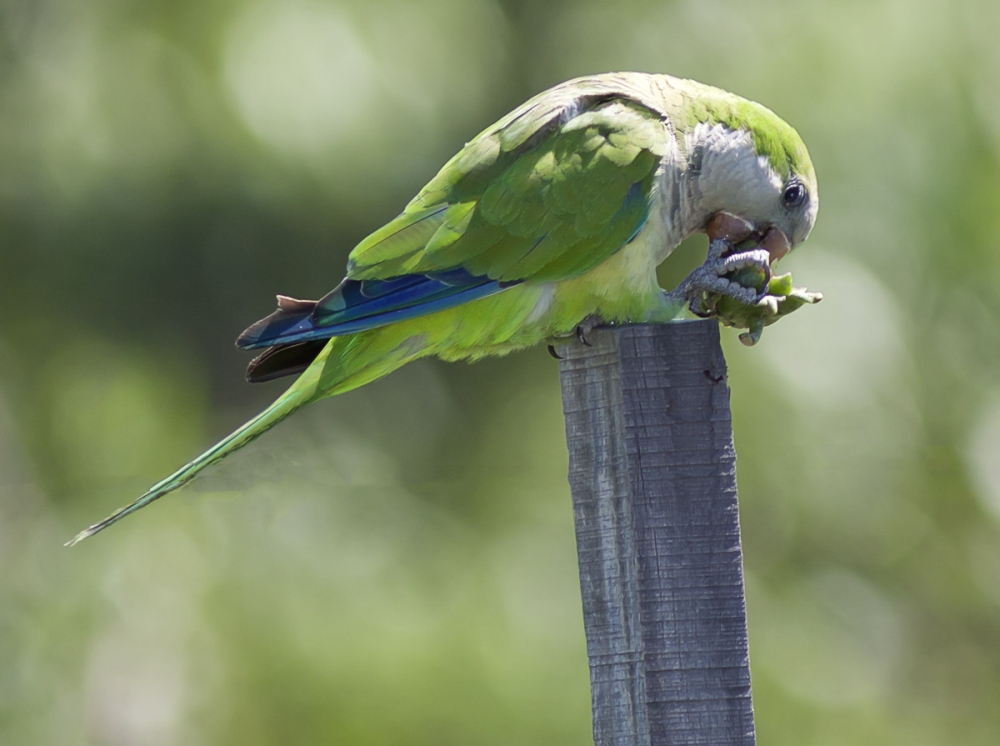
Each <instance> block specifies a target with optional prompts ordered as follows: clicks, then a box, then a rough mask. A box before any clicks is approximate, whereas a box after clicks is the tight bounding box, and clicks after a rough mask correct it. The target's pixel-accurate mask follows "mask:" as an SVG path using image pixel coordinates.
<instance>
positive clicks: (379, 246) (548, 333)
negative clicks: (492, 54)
mask: <svg viewBox="0 0 1000 746" xmlns="http://www.w3.org/2000/svg"><path fill="white" fill-rule="evenodd" d="M818 207H819V199H818V192H817V186H816V175H815V173H814V171H813V166H812V162H811V161H810V158H809V154H808V152H807V151H806V147H805V145H804V144H803V142H802V140H801V138H800V137H799V135H798V134H797V133H796V131H795V130H794V129H792V127H790V126H789V125H788V124H786V123H785V122H784V121H783V120H782V119H780V118H779V117H778V116H777V115H775V114H774V113H773V112H771V111H770V110H768V109H766V108H765V107H763V106H761V105H759V104H757V103H754V102H752V101H748V100H746V99H743V98H740V97H738V96H735V95H733V94H731V93H728V92H726V91H723V90H720V89H718V88H713V87H710V86H707V85H702V84H700V83H696V82H694V81H691V80H682V79H678V78H674V77H670V76H668V75H651V74H644V73H613V74H606V75H594V76H590V77H583V78H578V79H575V80H571V81H568V82H566V83H563V84H561V85H558V86H556V87H554V88H551V89H550V90H547V91H545V92H544V93H541V94H539V95H538V96H536V97H535V98H533V99H531V100H530V101H528V102H527V103H525V104H524V105H522V106H520V107H519V108H517V109H515V110H514V111H512V112H511V113H510V114H508V115H507V116H505V117H504V118H503V119H501V120H500V121H499V122H497V123H496V124H494V125H492V126H490V127H489V128H487V129H486V130H484V131H483V132H482V133H480V134H479V135H478V136H477V137H475V138H474V139H473V140H472V141H471V142H469V143H468V144H467V145H466V146H465V147H464V148H462V150H461V151H460V152H459V153H458V154H457V155H456V156H455V157H454V158H452V159H451V160H450V161H448V163H446V164H445V165H444V167H443V168H442V169H441V170H440V171H439V172H438V174H437V175H436V176H435V177H434V178H433V179H431V181H430V182H429V183H428V184H427V185H426V186H425V187H424V188H423V189H422V190H420V192H419V194H417V196H416V197H414V198H413V200H412V201H411V202H410V203H409V204H408V205H407V206H406V207H405V209H404V210H403V212H402V213H401V214H400V215H399V216H398V217H396V218H395V219H394V220H392V221H390V222H389V223H388V224H386V225H384V226H382V227H381V228H379V229H378V230H376V231H375V232H374V233H372V234H371V235H370V236H368V237H367V238H365V239H364V240H363V241H361V243H359V244H358V245H357V246H356V247H355V248H354V250H353V251H352V252H351V254H350V257H349V259H348V263H347V276H346V278H345V279H344V280H343V281H342V282H341V283H340V284H339V285H338V286H337V287H336V288H334V289H333V290H332V291H331V292H330V293H328V294H327V295H326V296H324V297H323V298H321V299H320V300H318V301H311V300H297V299H294V298H289V297H285V296H278V308H277V310H276V311H275V312H274V313H272V314H271V315H270V316H268V317H266V318H264V319H262V320H260V321H258V322H257V323H255V324H254V325H253V326H251V327H250V328H249V329H247V330H246V331H245V332H243V334H242V335H241V336H240V337H239V339H238V341H237V345H238V346H239V347H240V348H241V349H259V350H263V352H262V354H260V355H259V356H258V357H257V358H256V359H254V360H253V361H252V362H251V363H250V367H249V370H248V371H247V378H248V380H249V381H251V382H257V381H269V380H272V379H275V378H279V377H282V376H288V375H294V374H299V375H298V378H297V379H296V380H295V382H294V383H293V384H292V385H291V387H290V388H289V389H288V390H287V391H285V393H284V394H282V395H281V396H280V397H279V398H278V399H277V400H276V401H275V402H274V403H273V404H272V405H271V406H270V407H268V408H267V409H266V410H264V411H263V412H262V413H261V414H259V415H257V416H256V417H255V418H253V419H252V420H250V421H249V422H247V423H246V424H245V425H243V426H242V427H240V428H239V429H238V430H236V431H235V432H234V433H233V434H232V435H230V436H229V437H227V438H225V439H224V440H222V441H221V442H219V443H217V444H216V445H214V446H212V447H211V448H209V449H208V450H207V451H205V453H203V454H202V455H200V456H198V457H197V458H196V459H195V460H194V461H192V462H191V463H189V464H188V465H186V466H184V467H183V468H181V469H180V470H178V471H177V472H175V473H174V474H172V475H170V476H169V477H167V478H166V479H164V480H163V481H162V482H159V483H158V484H156V485H154V486H153V487H152V488H151V489H150V490H149V491H148V492H146V493H145V494H144V495H142V496H141V497H139V498H138V499H137V500H135V501H134V502H133V503H131V504H130V505H128V506H126V507H124V508H121V509H119V510H118V511H116V512H114V513H112V514H111V515H110V516H108V517H107V518H105V519H104V520H103V521H101V522H100V523H96V524H94V525H93V526H91V527H90V528H88V529H86V530H84V531H82V532H80V533H79V534H78V535H77V536H76V537H75V538H74V539H73V540H72V541H71V542H69V543H70V544H75V543H76V542H79V541H81V540H82V539H85V538H87V537H88V536H92V535H94V534H96V533H97V532H98V531H101V530H102V529H104V528H107V527H108V526H110V525H111V524H112V523H115V522H116V521H119V520H121V519H122V518H124V517H125V516H127V515H129V514H130V513H134V512H135V511H137V510H139V509H140V508H142V507H145V506H146V505H149V503H151V502H153V501H154V500H156V499H158V498H160V497H162V496H163V495H166V494H167V493H169V492H173V491H174V490H176V489H178V488H179V487H181V486H182V485H184V484H186V483H188V482H190V481H191V480H192V479H194V477H195V476H197V475H198V474H199V473H200V472H201V471H202V470H203V469H204V468H205V467H207V466H209V465H211V464H214V463H216V462H218V461H219V460H220V459H223V458H225V457H226V456H227V455H229V454H230V453H232V452H233V451H235V450H237V449H238V448H241V447H243V446H244V445H246V444H247V443H249V442H250V441H251V440H253V439H254V438H256V437H257V436H259V435H261V434H262V433H264V432H265V431H267V430H268V429H270V428H271V427H273V426H274V425H275V424H277V423H278V422H280V421H281V420H283V419H284V418H285V417H287V416H288V415H290V414H291V413H292V412H294V411H296V410H297V409H299V408H300V407H302V406H304V405H306V404H309V403H310V402H313V401H316V400H318V399H322V398H324V397H327V396H334V395H337V394H342V393H344V392H346V391H350V390H352V389H355V388H357V387H359V386H363V385H364V384H366V383H369V382H371V381H374V380H376V379H378V378H381V377H382V376H385V375H387V374H388V373H390V372H392V371H393V370H395V369H396V368H399V367H400V366H402V365H404V364H406V363H408V362H410V361H412V360H416V359H418V358H422V357H426V356H429V355H436V356H437V357H439V358H442V359H444V360H478V359H480V358H483V357H486V356H489V355H504V354H507V353H509V352H511V351H514V350H520V349H522V348H525V347H529V346H531V345H535V344H538V343H540V342H546V343H549V344H553V343H558V342H559V341H560V340H569V339H572V338H573V337H574V335H581V334H582V333H581V331H580V330H581V329H587V328H590V326H593V325H596V324H600V323H606V324H615V323H630V322H631V323H659V322H668V321H671V320H673V319H675V318H677V317H678V315H679V314H681V313H682V312H683V311H684V307H685V305H690V308H691V310H692V311H695V312H696V313H698V312H699V311H700V313H701V314H703V315H705V314H711V313H714V314H715V315H719V316H720V317H721V318H722V320H723V321H728V323H732V324H738V325H744V326H750V328H751V331H752V332H753V330H754V326H756V327H757V331H756V334H757V336H759V327H760V326H762V325H763V324H764V323H770V322H772V321H774V320H775V319H776V318H778V317H779V316H781V315H783V314H784V313H786V312H787V311H789V310H794V308H795V307H798V305H801V303H802V302H803V301H802V296H801V294H800V297H799V298H798V299H796V298H794V297H791V296H788V295H780V296H778V295H776V294H774V293H770V292H769V290H770V289H771V288H772V286H774V281H775V279H777V280H783V279H784V278H772V277H771V273H770V266H771V264H772V263H773V262H774V261H776V260H777V259H779V258H780V257H781V256H782V255H783V254H785V253H787V252H788V251H789V250H790V249H792V248H794V247H795V246H796V245H798V244H799V243H801V242H802V241H803V240H805V238H806V237H807V236H808V235H809V232H810V230H811V229H812V226H813V223H814V221H815V220H816V213H817V210H818ZM697 232H705V233H708V234H709V236H710V238H711V239H713V240H712V242H711V244H710V249H709V252H708V257H707V259H706V261H705V263H704V264H703V265H702V266H701V267H699V268H698V269H696V270H695V271H694V272H693V273H692V274H691V275H690V276H689V277H688V278H687V279H686V280H685V281H684V282H683V283H681V285H680V286H678V287H677V288H676V289H674V290H672V291H669V292H668V291H665V290H663V289H661V288H660V287H659V286H658V284H657V280H656V268H657V266H658V265H659V264H660V263H661V262H662V261H663V260H664V259H665V258H666V257H667V256H668V255H669V254H670V253H671V252H672V251H673V250H674V249H675V248H676V247H677V245H678V244H680V242H681V241H682V240H683V239H684V238H686V237H687V236H689V235H691V234H693V233H697ZM740 278H751V279H752V281H744V280H740ZM778 284H779V285H781V286H782V287H784V286H785V285H788V289H790V285H789V284H788V283H787V282H786V283H784V285H782V283H781V282H779V283H778ZM788 289H786V291H784V292H788ZM786 301H787V306H785V307H783V305H782V304H785V303H786ZM808 301H809V298H806V302H808ZM727 303H728V304H729V309H730V310H729V311H728V312H723V311H720V310H719V309H720V308H722V309H725V308H726V304H727ZM758 309H759V310H758ZM752 341H755V340H752Z"/></svg>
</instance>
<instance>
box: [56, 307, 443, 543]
mask: <svg viewBox="0 0 1000 746" xmlns="http://www.w3.org/2000/svg"><path fill="white" fill-rule="evenodd" d="M431 351H432V350H431V348H430V347H429V346H428V343H427V340H426V337H425V335H423V334H421V333H414V329H413V328H411V327H409V326H407V324H406V323H405V322H404V323H402V324H397V325H393V326H388V327H382V328H380V329H372V330H370V331H366V332H360V333H358V334H353V335H350V336H346V337H335V338H333V339H332V340H330V343H329V344H328V345H327V346H326V347H325V348H324V349H323V351H322V352H320V354H319V355H318V356H317V357H316V359H315V360H314V361H313V363H312V365H310V366H309V368H308V369H307V370H306V371H305V372H304V373H303V374H302V375H301V376H300V377H299V379H298V380H297V381H296V382H295V383H294V384H292V387H291V388H290V389H288V391H286V392H285V393H284V394H282V395H281V396H280V397H279V398H278V399H277V401H275V402H274V404H272V405H271V406H270V407H268V408H267V409H265V410H264V411H263V412H261V413H260V414H259V415H257V416H256V417H254V418H253V419H252V420H250V421H249V422H248V423H246V424H245V425H243V427H241V428H239V429H238V430H237V431H236V432H234V433H233V434H232V435H230V436H229V437H228V438H226V439H225V440H222V441H220V442H219V443H216V444H215V445H214V446H212V447H211V448H209V449H208V450H207V451H205V452H204V453H203V454H201V455H200V456H199V457H198V458H196V459H195V460H194V461H192V462H191V463H190V464H188V465H187V466H185V467H183V468H182V469H179V470H177V471H176V472H174V473H173V474H171V475H170V476H169V477H167V478H166V479H164V480H163V481H162V482H159V483H157V484H155V485H153V486H152V487H151V488H150V489H149V491H148V492H146V493H145V494H144V495H141V496H140V497H139V498H138V499H137V500H135V501H134V502H132V503H130V504H129V505H126V506H125V507H124V508H119V509H118V510H116V511H115V512H114V513H112V514H111V515H109V516H108V517H107V518H105V519H104V520H103V521H101V522H100V523H95V524H94V525H93V526H91V527H90V528H87V529H84V530H83V531H81V532H80V533H78V534H77V535H76V536H74V537H73V539H72V540H70V541H68V542H66V546H73V545H74V544H77V543H79V542H81V541H83V540H84V539H86V538H87V537H89V536H93V535H94V534H96V533H98V532H100V531H103V530H104V529H106V528H107V527H108V526H110V525H111V524H112V523H117V522H118V521H120V520H121V519H122V518H124V517H125V516H127V515H130V514H131V513H134V512H135V511H137V510H139V509H140V508H144V507H146V506H147V505H149V504H150V503H151V502H153V501H154V500H158V499H159V498H161V497H163V496H164V495H166V494H168V493H170V492H173V491H174V490H176V489H178V488H180V487H183V486H184V485H185V484H187V483H188V482H190V481H191V480H192V479H194V478H195V477H196V476H198V474H200V473H201V471H202V470H203V469H205V468H206V467H208V466H211V465H212V464H214V463H216V462H217V461H220V460H222V459H224V458H225V457H226V456H228V455H229V454H230V453H232V452H233V451H235V450H237V449H239V448H242V447H243V446H245V445H246V444H247V443H249V442H250V441H251V440H253V439H254V438H256V437H257V436H259V435H262V434H264V433H265V432H267V431H268V430H270V429H271V428H272V427H274V426H275V425H277V424H278V423H279V422H281V421H282V420H283V419H285V418H286V417H287V416H288V415H290V414H291V413H292V412H294V411H295V410H297V409H298V408H299V407H302V406H304V405H306V404H308V403H309V402H311V401H315V400H316V399H318V398H321V397H325V396H333V395H335V394H342V393H344V392H346V391H350V390H351V389H355V388H357V387H358V386H363V385H364V384H366V383H369V382H371V381H374V380H376V379H378V378H381V377H382V376H384V375H387V374H388V373H390V372H392V371H393V370H395V369H396V368H398V367H400V366H401V365H405V364H406V363H408V362H410V361H411V360H415V359H416V358H418V357H423V356H424V355H426V354H428V353H430V352H431Z"/></svg>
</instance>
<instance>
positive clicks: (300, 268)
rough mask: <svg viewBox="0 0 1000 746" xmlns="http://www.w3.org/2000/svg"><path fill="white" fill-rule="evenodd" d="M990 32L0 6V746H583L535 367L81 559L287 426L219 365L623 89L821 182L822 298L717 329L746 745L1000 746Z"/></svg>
mask: <svg viewBox="0 0 1000 746" xmlns="http://www.w3.org/2000/svg"><path fill="white" fill-rule="evenodd" d="M994 5H995V1H994V0H953V1H952V2H949V3H940V2H933V0H910V1H909V2H900V1H899V0H874V1H871V2H857V1H854V0H841V1H840V2H829V3H822V4H820V3H802V2H798V1H796V0H774V1H773V2H763V1H761V2H752V3H749V2H736V1H735V0H729V1H728V2H723V1H720V0H699V1H698V2H694V1H693V0H690V1H686V2H685V1H677V2H670V1H668V0H659V1H656V2H654V1H653V0H635V1H634V2H623V1H622V2H615V3H609V2H605V1H603V0H602V1H600V2H598V1H597V0H576V1H574V0H559V1H554V2H546V3H538V2H528V0H396V1H394V2H361V1H360V0H341V1H340V2H334V1H332V0H329V1H327V0H290V1H289V2H279V1H278V0H257V1H256V2H246V1H244V0H171V1H170V2H166V1H165V0H142V1H141V2H140V1H138V0H86V1H84V2H80V1H79V0H0V257H2V259H0V261H2V264H0V266H2V270H0V298H2V301H0V302H2V303H3V313H2V314H0V568H2V572H0V742H2V743H10V744H52V743H58V744H68V745H72V744H186V745H187V744H241V746H242V745H247V746H249V745H253V744H274V743H283V744H310V745H311V744H317V743H341V744H358V745H361V744H377V745H379V746H382V745H384V746H388V745H390V744H407V745H413V744H427V745H428V746H451V745H456V746H457V745H459V744H461V745H462V746H467V745H469V744H486V745H489V744H496V745H497V746H500V745H501V744H503V745H505V746H506V745H509V744H518V745H522V744H523V745H525V746H528V745H529V744H545V745H546V746H556V745H558V744H584V743H587V742H588V739H589V738H590V735H589V732H590V723H589V694H588V682H587V672H586V658H585V650H584V644H583V633H582V624H581V615H580V610H579V595H578V594H579V590H578V585H577V577H576V565H575V551H574V543H573V534H572V518H571V512H570V505H569V495H568V489H567V486H566V482H565V470H566V454H565V446H564V442H563V437H562V419H561V414H560V405H559V392H558V375H557V372H556V370H555V366H554V363H553V361H551V360H550V359H549V358H548V357H547V356H546V355H545V353H544V351H539V350H535V351H531V352H528V353H523V354H521V355H518V356H515V357H511V358H508V359H503V360H496V361H487V362H484V363H480V364H478V365H475V366H471V367H470V366H466V365H453V366H447V365H444V364H440V363H436V362H424V363H420V364H416V365H413V366H410V367H409V368H406V369H403V370H402V371H399V372H397V373H396V374H393V376H391V377H390V378H389V379H387V380H385V381H382V382H380V383H378V384H375V385H372V386H370V387H367V388H366V389H363V390H360V391H358V392H355V393H352V394H349V395H347V396H344V397H341V398H339V399H336V400H332V401H329V402H325V403H323V404H321V405H319V406H316V407H314V408H313V409H312V411H309V412H306V413H303V414H300V415H298V416H297V417H296V418H295V419H294V420H293V421H291V422H289V423H286V424H285V425H283V426H282V427H281V428H280V429H278V430H276V431H275V432H274V433H272V434H270V435H269V436H267V437H266V438H264V439H263V440H262V441H260V442H258V443H256V444H255V445H254V446H253V447H252V448H251V449H249V450H248V451H246V452H243V453H241V454H239V455H238V456H237V457H234V459H233V460H232V461H230V462H228V463H227V465H226V466H224V467H222V468H219V469H217V471H216V472H215V473H214V475H213V476H211V477H209V478H207V479H206V480H204V481H203V482H201V483H200V484H199V485H196V486H192V487H191V488H189V489H187V490H185V491H184V492H182V493H180V494H178V495H176V496H171V497H170V498H169V499H167V500H164V501H163V502H162V503H160V504H157V505H156V506H155V507H153V508H151V509H149V510H148V511H147V512H144V513H143V514H142V515H141V516H140V517H137V518H133V519H130V520H129V521H127V522H126V523H124V524H122V525H121V526H116V527H115V528H114V529H113V530H112V531H109V532H108V533H107V534H106V535H102V536H100V537H99V538H98V539H96V540H91V541H89V542H87V543H85V544H84V545H82V546H80V547H78V548H76V549H74V550H72V551H70V550H63V549H62V548H61V547H60V544H61V542H62V541H64V540H65V539H67V538H69V537H70V536H71V535H72V534H73V533H74V531H75V530H76V529H78V528H80V527H81V526H83V525H85V524H87V523H89V522H91V521H92V520H94V519H96V518H99V517H101V516H103V515H104V514H105V513H106V512H108V511H109V510H110V509H111V508H113V507H116V506H118V505H119V504H121V503H123V502H125V501H127V500H128V499H130V498H131V497H132V496H134V495H135V494H137V493H138V492H140V491H141V490H142V489H144V488H145V487H146V486H148V485H149V484H150V483H152V482H154V481H156V480H158V479H159V478H160V477H162V476H163V475H164V474H165V473H166V472H169V471H170V470H172V469H173V468H174V467H176V466H178V465H179V464H181V463H183V462H184V461H185V460H186V459H187V458H189V457H191V456H193V455H195V454H196V453H197V452H199V451H200V450H201V449H202V448H203V447H204V446H206V445H208V444H209V443H210V442H212V441H214V440H215V439H216V438H217V437H219V436H221V435H223V434H224V433H225V432H227V431H228V430H229V429H231V428H232V427H234V426H235V425H237V424H238V423H240V422H241V421H243V420H244V419H245V418H247V417H249V416H250V415H251V414H252V413H253V412H255V411H256V410H257V409H259V408H260V407H262V406H263V405H264V404H265V403H266V402H267V401H269V400H270V399H271V398H272V397H273V396H275V395H276V393H277V392H278V391H280V386H281V384H280V383H279V384H270V385H264V386H261V387H250V386H248V385H246V384H244V383H243V382H242V367H243V366H244V365H245V363H246V357H245V356H244V355H241V354H239V353H237V352H236V351H235V350H233V348H232V346H231V343H232V340H233V339H234V338H235V336H236V335H237V334H238V333H239V331H241V330H242V328H243V327H244V326H246V325H247V324H248V323H249V322H251V321H253V320H254V319H256V318H258V317H259V316H261V315H263V314H265V313H267V312H268V311H269V310H270V307H271V303H272V301H271V296H272V295H273V294H274V293H276V292H283V293H287V294H292V295H299V296H302V297H315V296H317V295H319V294H322V293H323V292H325V291H326V290H328V289H329V288H330V287H331V286H332V285H333V284H334V283H335V282H337V281H338V280H339V278H340V276H341V272H342V269H343V265H344V260H345V257H346V254H347V252H348V251H349V249H350V247H351V246H353V244H354V243H355V242H357V241H358V240H359V239H360V238H362V237H363V236H364V235H365V234H366V233H367V232H369V231H371V230H373V229H374V228H376V227H378V226H379V225H381V224H382V222H383V221H385V220H387V219H388V218H390V217H392V216H393V215H395V214H396V213H397V212H398V211H399V210H400V209H401V207H402V205H403V204H404V203H405V202H406V200H407V199H408V198H409V197H410V196H411V195H412V194H413V193H414V192H415V191H416V189H417V188H419V186H420V185H421V184H422V183H423V182H424V181H426V180H427V179H428V178H429V177H430V176H431V175H432V174H433V173H434V171H435V170H436V168H437V167H438V166H439V165H440V164H441V163H443V162H444V160H445V159H446V158H447V157H448V156H449V155H450V154H451V153H453V152H454V151H455V150H456V149H457V148H458V147H460V146H461V144H462V143H463V142H464V141H465V140H468V139H469V138H470V137H471V136H472V135H474V134H475V133H476V132H477V131H479V129H481V128H482V127H484V126H486V125H487V124H488V123H489V122H491V121H493V120H494V119H495V118H497V117H498V116H500V115H501V114H503V113H504V112H505V111H507V110H509V109H510V108H512V107H513V106H515V105H517V104H518V103H519V102H520V101H522V100H524V99H525V98H527V97H528V96H530V95H532V94H534V93H535V92H537V91H538V90H541V89H542V88H544V87H546V86H548V85H551V84H553V83H555V82H558V81H559V80H562V79H565V78H568V77H572V76H575V75H579V74H583V73H587V72H599V71H605V70H620V69H637V70H648V71H661V72H670V73H673V74H676V75H681V76H688V77H693V78H696V79H698V80H702V81H704V82H709V83H713V84H715V85H719V86H721V87H724V88H728V89H730V90H734V91H736V92H738V93H741V94H743V95H746V96H748V97H750V98H754V99H757V100H760V101H762V102H764V103H766V104H767V105H769V106H770V107H771V108H773V109H775V110H776V111H777V112H778V113H779V114H781V115H783V116H784V117H786V118H787V119H788V120H789V121H790V122H792V123H793V124H794V125H795V126H796V127H797V128H798V129H799V131H800V132H801V133H802V135H803V136H804V138H805V140H806V142H807V143H808V144H809V146H810V150H811V153H812V156H813V160H814V162H815V164H816V167H817V171H818V174H819V179H820V184H821V189H822V203H823V207H822V210H821V214H820V219H819V223H818V225H817V228H816V230H815V232H814V235H813V238H812V239H810V241H809V242H808V244H807V245H806V246H805V247H804V248H803V249H801V250H800V251H799V252H797V254H796V255H794V256H792V257H790V258H789V259H788V260H786V262H787V268H789V269H791V270H793V271H794V273H795V277H796V279H797V281H798V282H799V283H804V284H806V285H807V286H808V287H810V288H813V289H819V290H822V291H824V292H825V294H826V296H827V297H826V300H825V301H824V302H823V304H821V305H820V306H817V307H815V308H807V309H804V310H803V311H801V312H800V313H798V314H796V315H795V316H793V317H791V318H788V319H786V320H783V321H782V322H781V323H780V324H778V325H777V326H775V327H771V328H769V329H768V330H767V331H766V332H765V334H764V338H763V341H762V343H761V345H760V346H759V347H757V348H754V349H751V350H747V349H743V348H742V347H740V346H739V345H738V344H734V341H735V333H733V332H731V331H727V332H726V333H725V336H726V340H727V345H728V354H729V361H730V365H731V379H730V382H731V386H732V389H733V405H734V418H735V429H736V442H737V449H738V452H739V481H740V492H741V501H742V516H743V527H744V542H745V550H746V568H747V576H748V604H749V612H750V628H751V629H750V632H751V655H752V662H753V677H754V697H755V703H756V711H757V719H758V734H759V739H760V742H761V743H768V744H775V745H781V744H788V745H789V746H791V745H793V744H794V745H795V746H804V745H816V746H825V745H827V744H844V743H850V744H879V746H887V745H889V744H908V745H909V744H942V743H961V744H970V745H975V744H983V745H986V744H991V745H992V744H996V743H998V742H1000V708H998V707H997V703H998V702H1000V246H998V244H1000V45H998V44H997V39H1000V16H998V14H997V13H996V9H995V7H994ZM698 250H699V247H698V246H697V245H691V246H688V247H686V248H685V249H684V250H682V252H680V255H679V257H678V258H677V259H676V260H672V261H671V262H668V265H667V266H665V267H664V278H668V277H673V278H675V279H676V278H678V277H679V276H680V275H681V274H682V272H683V266H684V264H685V262H686V263H691V262H694V261H697V258H696V257H697V251H698ZM783 264H784V263H783Z"/></svg>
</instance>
